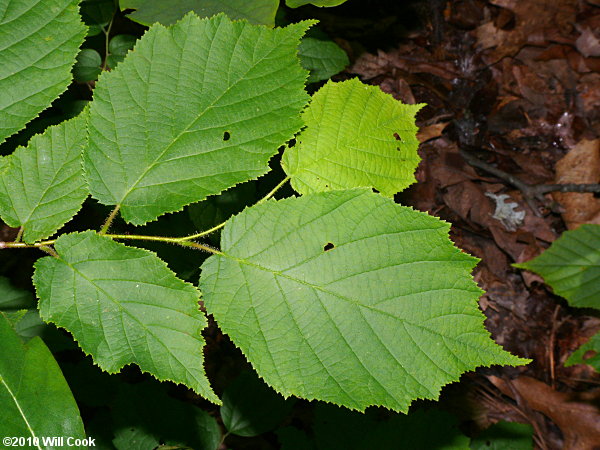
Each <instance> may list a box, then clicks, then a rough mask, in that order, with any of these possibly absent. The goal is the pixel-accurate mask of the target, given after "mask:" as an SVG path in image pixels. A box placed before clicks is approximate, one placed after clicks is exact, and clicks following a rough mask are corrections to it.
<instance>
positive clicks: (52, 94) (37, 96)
mask: <svg viewBox="0 0 600 450" xmlns="http://www.w3.org/2000/svg"><path fill="white" fill-rule="evenodd" d="M78 3H79V1H78V0H0V30H2V32H0V61H2V64H0V143H2V142H4V140H5V139H6V138H7V137H8V136H10V135H12V134H14V133H16V132H17V131H19V130H20V129H21V128H23V127H24V126H25V124H26V123H27V122H29V121H30V120H31V119H33V118H35V117H36V116H37V115H38V114H39V113H40V112H42V111H43V110H44V109H46V108H47V107H48V106H50V103H51V102H52V101H53V100H54V99H55V98H56V97H58V96H59V95H60V94H61V93H62V92H63V91H64V90H65V89H66V88H67V86H68V85H69V83H70V82H71V67H72V66H73V64H74V63H75V57H76V56H77V53H78V52H79V46H80V45H81V43H82V42H83V39H84V37H85V34H86V27H85V25H84V24H83V22H82V21H81V18H80V17H79V13H78V6H77V5H78Z"/></svg>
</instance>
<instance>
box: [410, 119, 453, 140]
mask: <svg viewBox="0 0 600 450" xmlns="http://www.w3.org/2000/svg"><path fill="white" fill-rule="evenodd" d="M448 123H449V122H440V123H434V124H433V125H428V126H426V127H423V128H421V129H420V130H419V132H418V133H417V139H418V140H419V142H421V143H423V142H427V141H430V140H431V139H435V138H438V137H440V136H441V135H442V132H443V131H444V128H446V127H447V126H448Z"/></svg>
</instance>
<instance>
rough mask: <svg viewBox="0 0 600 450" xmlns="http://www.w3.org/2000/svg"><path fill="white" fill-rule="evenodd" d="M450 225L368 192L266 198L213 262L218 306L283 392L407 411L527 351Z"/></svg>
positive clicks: (210, 271)
mask: <svg viewBox="0 0 600 450" xmlns="http://www.w3.org/2000/svg"><path fill="white" fill-rule="evenodd" d="M448 230H449V225H448V224H447V223H445V222H442V221H440V220H438V219H436V218H434V217H431V216H428V215H427V214H424V213H421V212H417V211H414V210H413V209H411V208H407V207H403V206H399V205H396V204H394V202H393V201H392V200H391V199H387V198H385V197H382V196H380V195H377V194H374V193H372V192H371V191H369V190H365V189H354V190H347V191H329V192H324V193H318V194H311V195H306V196H303V197H300V198H288V199H285V200H281V201H268V202H265V203H263V204H260V205H257V206H254V207H251V208H247V209H246V210H244V211H243V212H242V213H240V214H239V215H237V216H234V217H233V218H232V219H230V220H229V222H228V223H227V225H226V226H225V228H224V230H223V231H222V234H221V250H222V252H223V254H222V255H213V256H211V257H210V258H209V259H207V260H206V261H205V262H204V264H203V266H202V275H201V278H200V287H201V290H202V292H203V293H204V302H205V305H206V308H207V310H208V311H209V313H211V314H213V315H214V317H215V319H216V320H217V322H218V323H219V326H220V327H221V329H222V330H223V331H224V332H225V333H227V334H229V335H230V337H231V338H232V340H233V342H234V343H235V344H236V345H237V346H239V347H240V349H241V350H242V352H243V353H244V354H245V355H246V357H247V358H248V360H249V361H250V362H251V363H252V365H253V366H254V368H255V369H256V371H257V372H258V374H259V375H260V376H261V377H262V378H263V379H264V380H265V381H266V382H267V383H268V384H269V385H271V386H272V387H273V388H275V390H277V391H279V392H280V393H282V394H283V395H284V396H289V395H296V396H298V397H302V398H306V399H318V400H325V401H328V402H332V403H336V404H339V405H343V406H346V407H349V408H353V409H358V410H364V409H365V408H366V407H368V406H370V405H381V406H385V407H387V408H389V409H392V410H395V411H406V410H407V409H408V406H409V404H410V403H411V401H412V400H414V399H417V398H428V399H435V398H437V397H438V395H439V391H440V389H441V387H442V386H444V385H445V384H447V383H450V382H452V381H456V380H458V378H459V376H460V374H462V373H463V372H465V371H467V370H472V369H474V368H476V367H478V366H487V365H491V364H510V365H516V364H521V363H525V362H526V361H527V360H524V359H520V358H517V357H515V356H512V355H510V354H509V353H506V352H505V351H503V350H502V348H501V347H500V346H498V345H497V344H495V343H494V341H492V340H491V339H490V335H489V333H488V332H487V331H486V329H485V328H484V326H483V319H484V316H483V314H482V313H481V311H480V310H479V309H478V307H477V299H478V297H479V295H480V294H481V290H480V289H479V288H478V287H477V286H476V284H475V283H474V282H473V278H472V277H471V275H470V273H471V270H472V269H473V267H474V265H475V264H476V262H477V260H476V259H475V258H473V257H471V256H469V255H466V254H464V253H462V252H461V251H460V250H459V249H457V248H456V247H454V246H453V245H452V242H451V241H450V240H449V238H448Z"/></svg>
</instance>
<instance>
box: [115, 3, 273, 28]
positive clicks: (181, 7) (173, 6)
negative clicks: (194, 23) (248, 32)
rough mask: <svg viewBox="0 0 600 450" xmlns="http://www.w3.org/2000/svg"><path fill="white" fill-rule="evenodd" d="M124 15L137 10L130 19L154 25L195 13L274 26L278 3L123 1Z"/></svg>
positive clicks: (170, 21) (129, 16) (169, 23)
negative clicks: (223, 14) (191, 12)
mask: <svg viewBox="0 0 600 450" xmlns="http://www.w3.org/2000/svg"><path fill="white" fill-rule="evenodd" d="M119 6H120V7H121V11H123V10H126V9H135V10H136V11H134V12H132V13H131V14H128V15H127V17H128V18H130V19H132V20H135V21H136V22H139V23H141V24H142V25H151V24H153V23H154V22H160V23H162V24H163V25H171V24H173V23H175V22H177V21H178V20H179V19H181V18H182V17H183V16H185V15H186V14H187V13H188V12H190V11H194V12H195V13H196V14H198V15H199V16H200V17H211V16H214V15H215V14H219V13H225V14H227V16H228V17H230V18H231V19H246V20H248V21H249V22H250V23H253V24H257V25H270V26H273V25H274V24H275V13H276V12H277V8H278V6H279V1H278V0H252V1H251V2H249V1H248V0H170V1H168V2H165V1H164V0H120V2H119Z"/></svg>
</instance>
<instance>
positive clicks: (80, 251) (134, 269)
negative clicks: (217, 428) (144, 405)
mask: <svg viewBox="0 0 600 450" xmlns="http://www.w3.org/2000/svg"><path fill="white" fill-rule="evenodd" d="M55 249H56V252H57V253H58V258H53V257H46V258H42V259H40V260H38V261H37V262H36V264H35V273H34V276H33V281H34V284H35V287H36V290H37V294H38V297H39V299H40V302H39V308H40V314H41V316H42V318H43V319H44V320H45V321H47V322H53V323H55V324H56V325H58V326H59V327H63V328H65V329H67V330H68V331H70V332H71V333H72V334H73V336H74V338H75V339H76V340H77V341H78V343H79V345H80V347H81V348H82V349H83V351H84V352H86V353H88V354H91V355H92V357H93V358H94V362H95V363H96V364H98V366H100V367H101V368H102V369H103V370H106V371H107V372H110V373H114V372H117V371H118V370H120V369H121V368H122V367H123V366H124V365H126V364H129V363H136V364H138V365H139V366H140V368H141V369H142V370H143V371H146V372H149V373H151V374H152V375H154V376H155V377H156V378H158V379H159V380H172V381H174V382H176V383H183V384H185V385H186V386H188V387H190V388H191V389H193V390H194V391H196V392H197V393H199V394H200V395H202V396H204V397H205V398H207V399H209V400H211V401H213V402H216V403H220V401H219V399H218V398H217V396H216V395H215V394H214V393H213V392H212V390H211V388H210V386H209V383H208V380H207V378H206V374H205V373H204V368H203V360H204V358H203V354H202V348H203V346H204V339H203V338H202V335H201V332H202V329H203V328H204V327H205V326H206V319H205V317H204V314H203V313H202V312H201V311H200V310H199V307H198V300H199V293H198V291H197V289H196V288H195V287H194V286H192V285H191V284H188V283H185V282H184V281H182V280H180V279H178V278H177V277H175V275H174V274H173V272H171V271H170V270H169V268H168V267H167V266H166V264H165V263H164V262H162V261H161V260H160V259H159V258H158V257H157V256H156V255H155V254H154V253H151V252H149V251H147V250H142V249H139V248H132V247H127V246H125V245H123V244H120V243H117V242H114V241H112V240H111V239H110V238H107V237H104V236H99V235H97V234H96V233H94V232H92V231H86V232H83V233H73V234H66V235H62V236H61V237H60V238H58V239H57V241H56V244H55Z"/></svg>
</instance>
